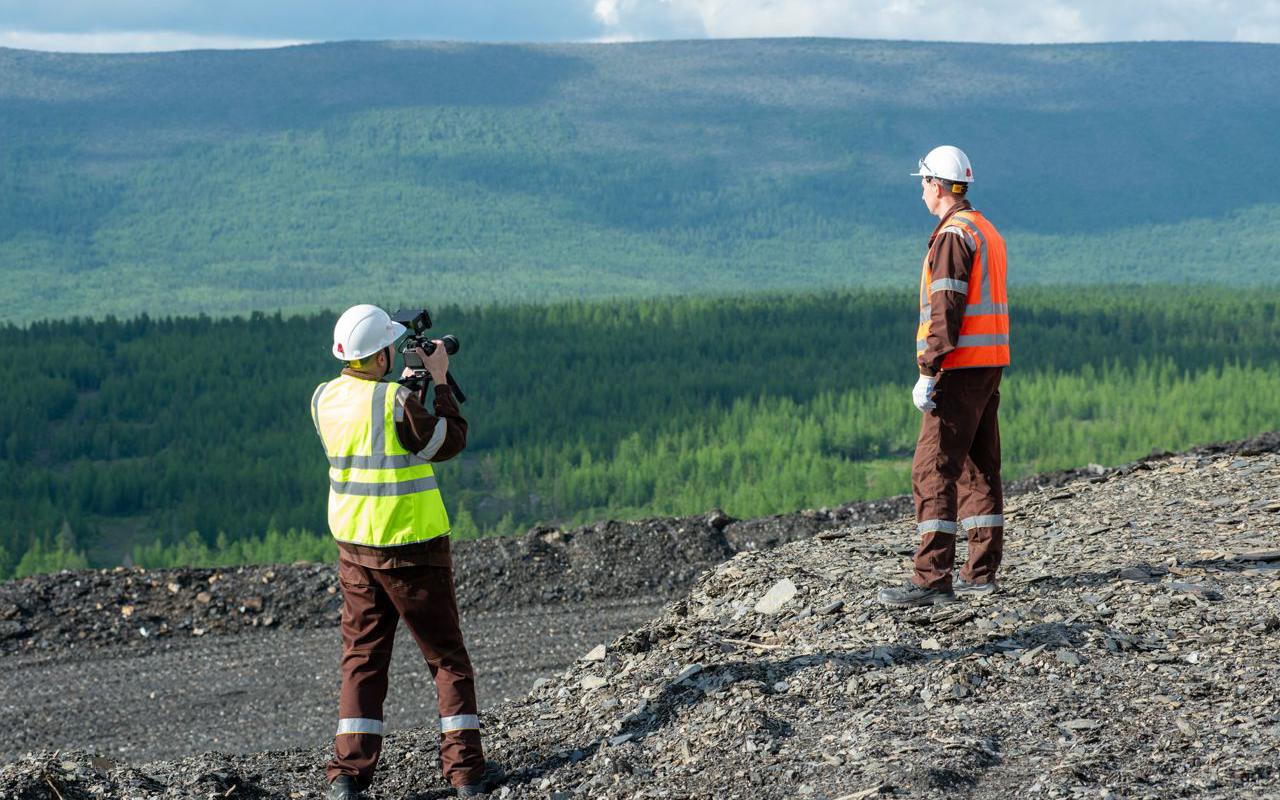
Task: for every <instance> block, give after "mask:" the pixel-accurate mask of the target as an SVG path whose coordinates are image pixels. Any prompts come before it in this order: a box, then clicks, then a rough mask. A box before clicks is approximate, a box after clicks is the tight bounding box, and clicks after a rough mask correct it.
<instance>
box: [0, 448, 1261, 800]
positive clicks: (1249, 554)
mask: <svg viewBox="0 0 1280 800" xmlns="http://www.w3.org/2000/svg"><path fill="white" fill-rule="evenodd" d="M1098 477H1101V478H1103V479H1101V480H1098V479H1097V478H1098ZM1007 516H1008V520H1009V524H1008V543H1007V550H1006V559H1005V566H1004V568H1003V575H1004V582H1003V591H1002V593H1000V594H996V595H994V596H990V597H984V598H969V599H966V600H964V601H963V602H960V603H957V604H953V605H948V606H941V607H935V608H930V609H917V610H912V611H907V612H890V611H888V610H886V609H884V608H883V607H881V606H879V605H878V604H877V603H876V602H875V599H874V597H875V592H876V590H877V589H878V588H879V587H880V586H883V585H885V584H886V583H890V582H896V581H899V580H901V579H902V577H903V575H904V574H905V572H906V569H907V559H908V558H909V556H910V553H911V551H912V549H913V547H914V543H915V534H914V530H913V529H914V525H912V524H911V522H910V521H909V520H907V519H899V520H896V521H893V522H889V523H872V524H868V525H842V526H838V527H833V528H829V529H826V530H823V531H821V532H819V533H818V535H816V536H814V537H812V538H809V539H806V540H803V541H797V542H793V543H790V544H786V545H783V546H780V547H777V548H775V549H772V550H767V551H766V550H744V551H742V552H739V553H737V554H736V555H734V556H733V557H732V558H730V559H729V560H727V561H725V562H723V563H721V564H720V565H719V566H717V567H715V568H714V569H712V570H710V571H708V572H706V573H704V574H703V575H702V576H701V577H700V579H699V580H698V581H697V582H696V584H695V585H694V586H693V587H692V589H691V591H690V592H689V593H688V594H687V596H685V597H683V598H681V599H679V600H676V601H675V602H673V603H671V604H669V605H668V606H667V607H666V608H665V609H664V611H663V612H662V613H661V614H660V615H659V616H658V617H657V618H655V619H654V620H652V621H651V622H650V623H648V624H646V625H644V626H642V627H640V628H638V629H636V630H634V631H632V632H630V633H628V634H625V635H623V636H622V637H620V638H618V639H616V640H615V641H613V642H611V643H609V644H607V645H606V646H605V647H604V649H603V653H602V652H600V649H599V648H597V649H596V650H595V651H593V652H592V653H590V654H584V658H583V659H582V660H580V661H579V662H578V663H577V664H575V665H574V666H573V667H571V668H570V669H568V670H566V671H565V672H564V673H563V674H561V675H558V676H556V677H554V678H552V679H549V680H546V681H544V682H541V683H540V685H539V686H538V687H537V688H535V689H534V691H533V692H531V693H530V694H529V695H528V696H526V697H525V698H523V699H521V700H518V701H515V702H511V703H506V704H503V705H501V706H498V707H496V708H494V709H492V710H490V711H487V712H486V713H485V714H484V716H483V723H484V726H485V741H486V748H487V750H488V752H489V755H490V757H491V758H494V759H496V760H499V761H501V762H502V763H504V764H505V765H506V766H507V768H508V770H509V771H510V775H509V780H508V781H507V782H506V784H505V785H504V786H503V787H502V788H500V789H499V790H498V791H497V792H496V793H495V795H494V796H495V797H499V798H512V799H516V798H534V797H537V798H547V797H552V798H559V799H560V800H567V798H593V799H595V798H599V799H601V800H613V799H614V798H617V799H618V800H621V798H647V797H654V798H658V797H664V798H685V797H697V798H704V797H717V798H739V797H741V798H747V797H750V798H772V797H779V798H781V797H787V798H793V797H802V798H814V800H853V798H860V799H865V798H871V797H899V798H901V797H921V798H926V797H947V796H957V795H963V796H965V797H969V798H976V799H978V800H981V799H982V798H1005V797H1010V796H1014V795H1019V796H1026V797H1030V798H1041V797H1043V798H1075V797H1094V798H1108V797H1110V798H1120V797H1133V798H1151V799H1152V800H1156V798H1160V799H1161V800H1163V799H1164V798H1191V797H1194V798H1233V799H1234V798H1264V797H1274V796H1275V790H1274V787H1275V785H1276V784H1277V783H1280V762H1278V760H1277V758H1276V753H1277V752H1280V710H1278V709H1280V705H1278V704H1277V702H1276V700H1277V698H1278V695H1280V663H1278V662H1277V659H1276V658H1275V653H1276V652H1280V455H1277V454H1276V453H1275V452H1274V450H1271V451H1261V452H1258V453H1256V454H1252V455H1246V454H1245V451H1244V450H1243V449H1236V450H1227V449H1223V450H1219V451H1216V452H1201V453H1195V452H1193V453H1190V454H1186V455H1183V456H1175V457H1162V458H1160V459H1155V460H1146V461H1144V462H1141V464H1140V465H1139V466H1136V467H1134V468H1133V469H1130V470H1127V471H1116V472H1115V473H1113V474H1109V475H1107V476H1095V477H1094V478H1087V477H1085V478H1080V479H1077V480H1075V481H1070V482H1068V483H1066V484H1065V485H1061V486H1049V487H1046V488H1044V489H1038V490H1033V491H1029V492H1026V493H1024V494H1023V495H1021V496H1020V497H1019V498H1017V499H1016V500H1014V501H1013V502H1011V503H1009V507H1008V508H1007ZM784 581H785V582H790V584H791V587H793V588H791V587H786V586H785V585H784V586H783V589H784V590H783V591H775V592H772V594H773V596H774V598H775V599H779V600H780V604H779V603H774V604H772V605H769V606H765V607H764V608H766V610H768V611H773V612H774V613H761V612H759V611H757V610H756V609H757V604H758V603H759V601H760V599H761V598H762V597H764V596H765V595H766V594H771V590H773V589H775V587H778V586H779V584H782V583H783V582H784ZM436 744H437V734H436V733H435V732H434V731H432V730H428V729H412V730H406V731H402V732H399V733H394V734H392V735H390V736H389V737H388V739H387V744H386V755H385V757H384V761H383V765H382V767H380V772H379V776H378V778H377V781H376V783H375V787H374V791H373V792H371V793H370V795H369V796H370V797H371V798H374V799H375V800H377V799H382V798H385V799H386V800H390V799H391V798H415V799H417V798H434V797H445V796H449V794H450V792H449V790H448V789H447V788H445V786H444V784H443V782H442V779H441V776H440V772H439V769H438V766H437V763H436V756H435V751H436ZM327 753H328V748H327V747H323V748H313V749H297V750H290V751H284V752H276V753H259V754H253V755H249V756H223V755H218V754H207V755H203V756H198V757H193V758H188V759H183V760H180V761H173V762H157V763H154V764H150V765H144V766H140V767H127V766H119V765H114V764H111V763H109V762H105V761H102V760H97V761H95V760H94V756H92V755H90V754H87V753H81V752H63V753H44V754H40V755H35V756H30V757H27V758H25V759H22V760H20V761H18V762H15V763H13V764H10V765H7V766H4V767H0V796H3V797H14V798H18V799H20V800H27V799H28V798H32V799H33V798H41V799H42V800H43V799H44V798H54V797H62V798H72V797H76V798H81V797H86V798H87V797H145V798H153V797H154V798H160V797H209V796H226V797H281V798H284V797H288V798H304V797H319V796H321V791H322V790H323V784H322V780H323V776H322V766H323V764H324V761H325V759H326V758H327Z"/></svg>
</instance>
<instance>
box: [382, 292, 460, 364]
mask: <svg viewBox="0 0 1280 800" xmlns="http://www.w3.org/2000/svg"><path fill="white" fill-rule="evenodd" d="M391 319H392V320H394V321H395V322H398V323H400V324H401V325H403V326H405V327H406V328H408V329H409V334H408V335H407V336H405V337H404V339H403V340H401V342H400V355H402V356H403V357H404V365H405V366H406V367H408V368H409V369H411V370H413V371H415V372H419V371H425V370H426V365H424V364H423V363H422V359H421V358H419V357H418V353H417V350H418V348H421V349H422V350H423V352H425V353H426V354H427V355H431V354H432V353H434V352H435V351H436V343H435V341H434V340H433V339H432V338H431V337H430V336H429V335H428V334H427V331H429V330H431V312H430V311H428V310H427V309H425V308H423V309H420V310H417V311H406V310H405V309H400V310H399V311H397V312H396V313H394V314H392V315H391ZM440 341H442V342H444V351H445V352H446V353H448V354H449V355H453V354H454V353H456V352H458V345H459V342H458V337H457V336H454V335H453V334H445V335H444V336H441V337H440ZM424 377H425V376H424Z"/></svg>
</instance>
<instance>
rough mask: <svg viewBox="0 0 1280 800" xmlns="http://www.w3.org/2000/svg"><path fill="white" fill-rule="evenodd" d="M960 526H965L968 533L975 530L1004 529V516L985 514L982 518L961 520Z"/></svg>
mask: <svg viewBox="0 0 1280 800" xmlns="http://www.w3.org/2000/svg"><path fill="white" fill-rule="evenodd" d="M960 525H961V526H963V527H964V529H965V530H966V531H971V530H973V529H974V528H1003V527H1004V514H985V515H983V516H980V517H965V518H964V519H962V520H960Z"/></svg>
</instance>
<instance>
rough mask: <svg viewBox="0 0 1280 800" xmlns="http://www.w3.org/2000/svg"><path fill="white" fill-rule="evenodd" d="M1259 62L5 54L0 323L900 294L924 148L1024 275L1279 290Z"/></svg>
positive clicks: (679, 46) (1273, 99)
mask: <svg viewBox="0 0 1280 800" xmlns="http://www.w3.org/2000/svg"><path fill="white" fill-rule="evenodd" d="M1278 55H1280V49H1277V47H1276V46H1271V45H1236V44H1197V43H1159V44H1114V45H1078V46H1076V45H1073V46H1032V47H1028V46H994V45H947V44H936V43H933V44H926V43H887V42H872V41H844V40H745V41H714V42H673V43H653V44H630V45H562V46H523V45H467V44H430V43H341V44H327V45H316V46H306V47H294V48H286V49H281V50H268V51H240V52H236V51H222V52H188V53H165V54H146V55H67V54H51V53H34V52H26V51H17V50H0V275H2V276H3V277H4V281H3V286H2V288H0V319H4V320H9V321H26V320H31V319H34V318H43V317H61V316H66V315H70V314H93V315H102V314H105V313H109V312H115V313H136V312H140V311H144V310H145V311H149V312H152V313H156V312H169V311H172V312H184V313H185V312H193V311H208V312H212V313H225V312H239V311H244V310H247V309H252V308H257V309H275V308H285V309H288V310H302V309H313V308H316V307H319V306H321V305H328V306H341V305H344V304H345V303H346V302H347V301H348V300H350V299H352V298H354V297H356V296H359V297H362V298H364V297H370V296H375V297H377V298H385V299H390V298H397V299H398V298H403V297H405V296H407V295H413V296H423V295H427V296H430V297H432V298H434V299H436V300H448V301H453V302H461V303H476V302H482V301H491V300H499V301H505V300H513V299H534V300H541V299H548V298H559V297H576V296H598V295H630V294H657V293H676V292H680V293H683V292H690V291H739V290H749V289H758V288H793V287H798V286H803V287H807V288H821V287H831V286H841V287H850V286H868V285H876V286H881V285H886V284H890V283H893V284H900V283H901V282H903V281H906V282H907V283H910V282H911V281H912V280H913V279H914V278H913V272H914V270H915V268H916V267H915V265H916V259H917V258H918V251H919V246H920V241H921V238H922V237H923V236H925V235H927V233H928V230H929V219H928V217H926V216H925V215H924V212H923V210H922V208H921V207H920V204H919V200H918V197H917V191H918V190H917V187H916V184H915V182H914V181H913V179H911V178H909V177H907V173H908V172H910V171H911V169H912V168H913V167H914V164H915V160H916V158H918V157H919V156H920V155H922V154H923V153H924V152H925V151H927V150H928V149H929V147H930V146H932V145H934V144H938V143H940V142H952V143H956V144H960V145H962V146H963V147H965V148H966V149H967V150H968V152H969V153H970V155H971V156H972V157H973V159H974V161H975V164H976V172H977V184H976V188H975V200H976V202H977V203H978V205H979V206H980V207H982V208H984V209H985V210H987V211H989V212H990V213H991V214H992V216H993V217H994V218H995V219H996V220H997V221H998V222H999V223H1000V224H1001V225H1002V226H1003V227H1004V228H1005V229H1006V231H1007V232H1008V233H1009V234H1010V238H1011V247H1012V254H1013V259H1014V261H1013V263H1014V269H1013V277H1014V279H1015V280H1017V281H1021V282H1040V281H1098V280H1104V279H1105V280H1110V281H1115V280H1120V281H1187V280H1190V281H1203V280H1212V281H1217V282H1226V283H1232V284H1250V283H1260V282H1268V283H1274V282H1275V280H1276V278H1275V275H1276V270H1275V269H1274V266H1273V264H1272V263H1271V261H1272V253H1273V251H1274V249H1275V247H1276V245H1277V244H1280V234H1277V233H1276V231H1277V230H1280V226H1278V225H1277V223H1280V204H1277V202H1276V201H1275V200H1274V199H1273V198H1272V196H1271V195H1272V189H1271V185H1270V184H1271V180H1270V176H1272V175H1275V174H1277V167H1278V166H1280V164H1277V160H1278V159H1277V156H1276V152H1277V151H1276V149H1275V147H1274V145H1273V143H1272V141H1271V139H1272V138H1273V133H1272V132H1273V131H1274V130H1275V128H1276V125H1277V123H1278V122H1280V93H1277V92H1275V90H1274V87H1275V85H1276V84H1277V82H1278V81H1280V58H1277V56H1278Z"/></svg>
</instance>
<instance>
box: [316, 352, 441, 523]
mask: <svg viewBox="0 0 1280 800" xmlns="http://www.w3.org/2000/svg"><path fill="white" fill-rule="evenodd" d="M393 387H394V384H389V383H383V382H380V381H368V380H362V379H360V378H353V377H351V376H350V375H342V376H340V377H338V378H335V379H333V380H331V381H329V382H328V383H323V384H321V385H320V386H318V387H317V388H316V391H315V394H313V395H312V397H311V415H312V420H313V421H314V422H315V426H316V433H317V434H319V436H320V442H321V444H323V445H324V449H325V454H326V455H327V456H328V458H329V531H330V532H331V533H332V534H333V537H334V538H335V539H337V540H338V541H340V542H350V543H352V544H360V545H365V546H367V547H394V546H396V545H402V544H411V543H413V542H421V541H424V540H426V539H433V538H435V537H437V536H442V535H444V534H446V533H448V532H449V516H448V514H447V513H446V512H445V508H444V502H443V500H442V499H441V497H440V489H439V487H438V486H437V485H436V477H435V471H434V470H433V469H432V468H431V462H430V460H429V459H428V458H427V457H425V456H423V455H420V454H417V453H410V452H409V451H408V450H406V449H405V448H404V446H403V445H401V444H400V439H399V437H397V436H396V423H395V415H396V392H395V391H394V390H393Z"/></svg>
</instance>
